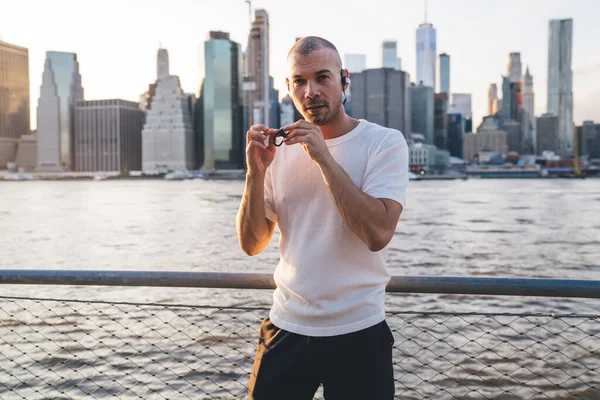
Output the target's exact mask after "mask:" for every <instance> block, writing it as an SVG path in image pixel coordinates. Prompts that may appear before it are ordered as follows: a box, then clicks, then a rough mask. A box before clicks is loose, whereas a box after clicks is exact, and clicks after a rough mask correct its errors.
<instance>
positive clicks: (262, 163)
mask: <svg viewBox="0 0 600 400" xmlns="http://www.w3.org/2000/svg"><path fill="white" fill-rule="evenodd" d="M277 131H278V130H277V129H273V128H269V127H268V126H266V125H252V126H251V127H250V130H248V132H246V163H247V165H248V172H249V173H258V174H262V175H263V176H264V174H265V172H266V170H267V168H268V167H269V165H271V163H272V162H273V158H275V145H274V144H273V143H274V140H273V136H274V135H275V134H276V133H277ZM269 136H271V138H270V140H269V145H268V146H267V145H266V144H265V141H266V139H267V137H269Z"/></svg>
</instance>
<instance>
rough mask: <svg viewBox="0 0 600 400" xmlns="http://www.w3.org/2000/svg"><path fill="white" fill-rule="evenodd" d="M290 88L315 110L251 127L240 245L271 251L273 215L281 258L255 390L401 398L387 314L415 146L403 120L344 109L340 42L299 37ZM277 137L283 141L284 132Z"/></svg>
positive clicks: (300, 104)
mask: <svg viewBox="0 0 600 400" xmlns="http://www.w3.org/2000/svg"><path fill="white" fill-rule="evenodd" d="M287 61H288V72H289V75H288V78H286V84H287V89H288V92H289V93H290V95H291V97H292V98H293V100H294V104H295V105H296V108H297V109H298V110H300V112H301V113H302V115H303V116H304V118H305V120H300V121H297V122H295V123H292V124H290V125H287V126H284V127H282V128H281V129H282V130H283V131H284V132H286V133H287V137H286V138H285V139H284V141H283V143H282V145H281V147H276V146H275V144H274V143H275V140H274V139H275V138H276V135H277V132H278V129H275V128H270V127H267V126H265V125H254V126H252V127H250V130H249V131H248V132H247V148H246V156H247V166H248V172H247V175H246V186H245V190H244V195H243V197H242V201H241V205H240V210H239V213H238V216H237V230H238V236H239V242H240V246H241V248H242V249H243V250H244V252H246V253H247V254H248V255H255V254H258V253H260V252H262V251H263V250H264V249H265V247H266V246H267V245H268V243H269V241H270V240H271V237H272V236H273V231H274V229H275V224H278V226H279V230H280V232H281V236H280V251H281V259H280V262H279V264H278V266H277V268H276V270H275V274H274V279H275V283H276V284H277V289H276V290H275V292H274V294H273V306H272V308H271V311H270V313H269V318H266V319H265V320H264V321H263V323H262V324H261V328H260V335H259V343H258V349H257V352H256V358H255V361H254V367H253V370H252V374H251V377H250V382H249V385H248V386H249V394H250V399H256V400H262V399H285V400H290V399H299V400H300V399H306V400H308V399H312V398H313V395H314V393H315V392H316V391H317V389H318V387H319V385H321V384H322V385H323V390H324V395H325V397H326V399H328V400H329V399H333V400H336V399H344V400H349V399H369V400H374V399H391V398H393V397H394V377H393V368H392V367H393V366H392V354H391V352H392V345H393V343H394V338H393V336H392V333H391V331H390V329H389V327H388V325H387V323H386V322H385V310H384V300H385V287H386V285H387V283H388V282H389V279H390V275H389V273H388V272H387V271H386V268H385V263H386V259H387V245H388V243H389V242H390V240H391V238H392V236H393V234H394V231H395V229H396V224H397V223H398V219H399V218H400V214H401V213H402V209H403V206H404V203H405V196H406V195H405V191H406V186H407V184H408V148H407V145H406V141H405V140H404V137H403V135H402V134H401V133H400V132H399V131H397V130H393V129H388V128H384V127H381V126H379V125H376V124H373V123H370V122H367V121H365V120H357V119H354V118H351V117H349V116H348V115H346V114H345V112H344V107H343V103H342V95H343V94H344V90H345V89H346V87H347V84H348V82H349V74H348V71H347V70H343V69H342V62H341V58H340V55H339V53H338V51H337V49H336V48H335V46H334V45H333V44H331V43H330V42H329V41H327V40H325V39H322V38H318V37H305V38H302V39H300V40H299V41H298V42H297V43H296V44H295V45H294V46H293V47H292V49H291V50H290V52H289V54H288V60H287ZM277 139H278V140H279V139H281V138H280V137H277Z"/></svg>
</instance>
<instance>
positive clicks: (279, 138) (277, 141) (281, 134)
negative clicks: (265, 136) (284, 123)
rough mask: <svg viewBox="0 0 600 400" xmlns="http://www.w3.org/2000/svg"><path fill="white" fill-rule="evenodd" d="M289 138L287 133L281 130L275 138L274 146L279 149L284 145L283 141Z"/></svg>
mask: <svg viewBox="0 0 600 400" xmlns="http://www.w3.org/2000/svg"><path fill="white" fill-rule="evenodd" d="M286 137H287V133H285V131H284V130H283V129H280V130H279V131H278V132H277V134H276V135H275V137H274V138H273V144H274V145H275V146H276V147H279V146H281V145H282V144H283V140H284V139H285V138H286Z"/></svg>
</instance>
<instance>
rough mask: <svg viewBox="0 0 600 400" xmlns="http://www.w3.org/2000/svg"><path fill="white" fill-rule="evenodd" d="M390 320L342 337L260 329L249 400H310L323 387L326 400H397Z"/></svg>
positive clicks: (263, 326)
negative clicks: (395, 396)
mask: <svg viewBox="0 0 600 400" xmlns="http://www.w3.org/2000/svg"><path fill="white" fill-rule="evenodd" d="M393 344H394V337H393V335H392V332H391V330H390V328H389V327H388V325H387V323H386V322H385V321H382V322H381V323H379V324H377V325H374V326H371V327H369V328H366V329H363V330H360V331H358V332H353V333H349V334H345V335H339V336H329V337H313V336H304V335H298V334H295V333H291V332H288V331H285V330H283V329H280V328H278V327H276V326H275V325H274V324H273V323H272V322H271V320H270V319H269V318H267V319H265V320H264V321H263V322H262V324H261V326H260V334H259V340H258V348H257V349H256V357H255V359H254V366H253V367H252V373H251V375H250V382H249V384H248V391H249V395H250V400H267V399H278V400H311V399H312V398H313V396H314V394H315V392H316V391H317V389H318V388H319V385H321V384H322V385H323V394H324V396H325V399H326V400H353V399H357V400H359V399H360V400H364V399H368V400H388V399H393V398H394V390H395V389H394V371H393V364H392V346H393Z"/></svg>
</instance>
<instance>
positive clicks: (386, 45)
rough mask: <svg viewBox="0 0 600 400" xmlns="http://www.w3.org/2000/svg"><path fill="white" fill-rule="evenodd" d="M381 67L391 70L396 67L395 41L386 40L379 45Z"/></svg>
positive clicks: (396, 47) (396, 51)
mask: <svg viewBox="0 0 600 400" xmlns="http://www.w3.org/2000/svg"><path fill="white" fill-rule="evenodd" d="M381 66H382V68H393V69H396V67H397V66H398V42H396V41H395V40H386V41H385V42H383V43H382V44H381Z"/></svg>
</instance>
